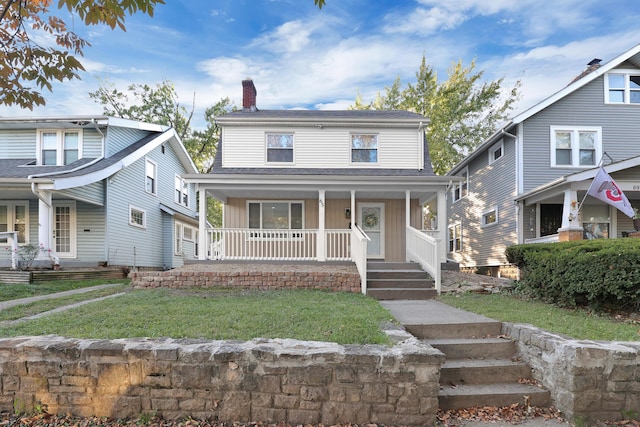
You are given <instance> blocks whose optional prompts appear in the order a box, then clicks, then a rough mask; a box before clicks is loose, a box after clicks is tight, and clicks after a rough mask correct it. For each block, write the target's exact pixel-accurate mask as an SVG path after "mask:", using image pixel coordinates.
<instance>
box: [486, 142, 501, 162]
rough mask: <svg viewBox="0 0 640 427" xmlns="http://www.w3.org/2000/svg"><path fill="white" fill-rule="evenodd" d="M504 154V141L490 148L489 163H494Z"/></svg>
mask: <svg viewBox="0 0 640 427" xmlns="http://www.w3.org/2000/svg"><path fill="white" fill-rule="evenodd" d="M503 154H504V143H502V142H499V143H498V144H496V145H494V146H493V147H491V148H489V164H492V163H493V162H495V161H496V160H498V159H499V158H500V157H502V156H503Z"/></svg>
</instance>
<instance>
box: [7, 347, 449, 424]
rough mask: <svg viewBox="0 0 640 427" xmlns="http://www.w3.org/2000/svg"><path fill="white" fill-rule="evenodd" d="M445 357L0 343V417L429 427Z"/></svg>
mask: <svg viewBox="0 0 640 427" xmlns="http://www.w3.org/2000/svg"><path fill="white" fill-rule="evenodd" d="M443 358H444V357H443V355H442V353H440V352H439V351H438V350H435V349H433V348H432V347H430V346H429V345H426V344H423V343H420V342H419V341H417V340H415V339H409V340H406V341H403V342H401V343H399V344H396V345H395V346H393V347H385V346H374V345H370V346H359V345H350V346H341V345H338V344H331V343H318V342H303V341H294V340H253V341H249V342H232V341H176V340H169V339H167V340H76V339H65V338H60V337H54V336H48V337H23V338H14V339H0V387H1V394H0V410H3V411H27V412H28V411H30V410H33V409H34V408H35V407H36V405H40V406H43V405H46V408H47V410H48V411H49V412H50V413H58V414H72V415H77V416H92V415H95V416H106V417H114V418H123V417H139V416H141V415H142V414H157V415H159V416H162V417H163V418H165V419H178V418H182V417H186V416H190V417H194V418H198V419H210V420H218V421H222V422H233V421H240V422H250V421H263V422H288V423H291V424H302V425H304V424H308V423H309V424H313V423H323V424H325V425H333V424H337V423H361V424H365V423H370V422H371V423H382V424H386V425H407V426H424V425H433V424H434V422H435V416H436V412H437V409H438V380H439V375H440V366H441V364H442V363H443Z"/></svg>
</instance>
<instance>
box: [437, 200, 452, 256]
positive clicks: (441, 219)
mask: <svg viewBox="0 0 640 427" xmlns="http://www.w3.org/2000/svg"><path fill="white" fill-rule="evenodd" d="M436 206H437V208H436V212H437V213H438V216H437V220H438V237H439V238H440V242H439V243H440V244H439V247H438V253H439V254H440V262H447V244H448V233H449V229H448V228H447V218H448V215H447V193H446V191H445V190H438V196H437V199H436Z"/></svg>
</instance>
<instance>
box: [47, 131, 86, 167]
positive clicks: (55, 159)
mask: <svg viewBox="0 0 640 427" xmlns="http://www.w3.org/2000/svg"><path fill="white" fill-rule="evenodd" d="M37 146H38V151H37V152H38V154H37V156H38V159H37V162H38V164H39V165H47V166H62V165H68V164H70V163H73V162H75V161H76V160H78V159H80V158H81V155H80V153H81V151H82V131H81V130H74V131H63V130H42V131H39V132H38V140H37Z"/></svg>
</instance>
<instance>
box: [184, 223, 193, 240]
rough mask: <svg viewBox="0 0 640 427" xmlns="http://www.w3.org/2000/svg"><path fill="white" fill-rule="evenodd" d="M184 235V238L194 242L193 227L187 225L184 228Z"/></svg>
mask: <svg viewBox="0 0 640 427" xmlns="http://www.w3.org/2000/svg"><path fill="white" fill-rule="evenodd" d="M182 235H183V237H184V240H186V241H188V242H193V228H191V227H188V226H186V225H185V226H184V228H183V229H182Z"/></svg>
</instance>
